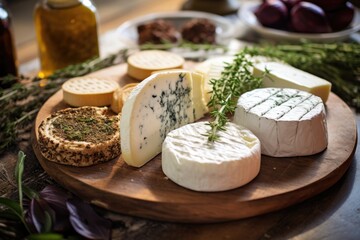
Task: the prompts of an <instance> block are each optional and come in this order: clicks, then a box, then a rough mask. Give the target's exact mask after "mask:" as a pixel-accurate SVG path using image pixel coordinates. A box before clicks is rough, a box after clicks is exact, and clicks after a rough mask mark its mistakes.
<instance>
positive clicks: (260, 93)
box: [234, 88, 328, 157]
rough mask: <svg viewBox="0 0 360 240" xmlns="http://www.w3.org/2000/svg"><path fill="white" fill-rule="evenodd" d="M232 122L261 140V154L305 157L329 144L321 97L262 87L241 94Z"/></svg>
mask: <svg viewBox="0 0 360 240" xmlns="http://www.w3.org/2000/svg"><path fill="white" fill-rule="evenodd" d="M234 122H235V123H237V124H240V125H242V126H245V127H246V128H248V129H250V130H251V131H252V132H253V133H254V134H255V135H256V136H257V137H258V138H259V139H260V141H261V152H262V154H265V155H269V156H273V157H294V156H306V155H312V154H316V153H319V152H321V151H323V150H324V149H325V148H326V147H327V144H328V139H327V125H326V114H325V107H324V104H323V102H322V100H321V98H319V97H317V96H315V95H312V94H310V93H307V92H304V91H300V90H295V89H288V88H285V89H283V88H261V89H255V90H253V91H250V92H247V93H245V94H243V95H242V96H241V97H240V98H239V100H238V103H237V108H236V110H235V115H234Z"/></svg>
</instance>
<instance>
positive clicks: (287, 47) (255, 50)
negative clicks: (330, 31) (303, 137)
mask: <svg viewBox="0 0 360 240" xmlns="http://www.w3.org/2000/svg"><path fill="white" fill-rule="evenodd" d="M246 51H247V52H248V54H250V55H251V56H266V57H270V58H274V59H279V60H281V61H284V62H286V63H288V64H290V65H292V66H294V67H296V68H299V69H302V70H304V71H306V72H310V73H312V74H314V75H317V76H319V77H322V78H324V79H326V80H328V81H330V82H331V83H332V91H334V92H335V93H336V94H338V95H339V97H341V98H342V99H343V100H344V101H345V102H347V103H348V104H349V105H350V106H352V107H354V108H355V109H356V110H357V111H360V81H359V79H360V44H358V43H327V44H324V43H321V44H320V43H308V42H304V43H300V44H279V45H258V46H254V47H250V48H247V49H246Z"/></svg>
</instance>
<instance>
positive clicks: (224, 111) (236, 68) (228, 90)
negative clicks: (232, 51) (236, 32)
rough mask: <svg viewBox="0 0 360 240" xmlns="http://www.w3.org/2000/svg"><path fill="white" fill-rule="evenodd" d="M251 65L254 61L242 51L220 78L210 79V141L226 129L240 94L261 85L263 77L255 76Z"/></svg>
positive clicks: (227, 65)
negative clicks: (211, 119) (229, 115)
mask: <svg viewBox="0 0 360 240" xmlns="http://www.w3.org/2000/svg"><path fill="white" fill-rule="evenodd" d="M251 67H252V62H251V61H250V60H249V58H247V57H246V51H242V52H240V53H238V54H237V55H236V56H235V59H234V60H233V62H232V63H230V64H226V66H225V68H224V70H223V71H222V73H221V76H220V78H219V79H211V80H210V84H211V85H212V92H211V98H210V101H209V103H208V106H209V107H210V108H211V109H213V110H212V111H211V113H210V114H211V116H212V118H213V121H211V122H209V125H210V127H211V129H210V131H209V132H208V141H209V142H213V141H216V140H217V139H218V134H217V132H218V131H222V130H224V126H225V124H226V122H227V121H228V117H227V116H228V114H232V113H234V111H235V108H236V103H237V99H238V98H239V97H240V95H241V94H243V93H244V92H247V91H250V90H252V89H255V88H258V87H260V86H261V83H262V77H254V76H253V75H252V73H251V72H250V70H251Z"/></svg>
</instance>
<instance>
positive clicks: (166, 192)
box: [32, 64, 357, 222]
mask: <svg viewBox="0 0 360 240" xmlns="http://www.w3.org/2000/svg"><path fill="white" fill-rule="evenodd" d="M187 67H191V64H190V65H188V66H187ZM93 75H95V76H98V77H106V78H112V79H114V80H116V81H118V82H119V83H120V85H121V86H123V85H125V84H127V83H130V82H134V80H132V79H131V78H129V77H127V75H126V66H125V65H124V64H122V65H118V66H114V67H111V68H108V69H106V70H102V71H99V72H97V73H95V74H93ZM66 107H68V106H67V105H66V104H65V103H64V102H63V101H62V92H61V91H59V92H57V93H56V94H55V95H54V96H52V97H51V98H50V99H49V100H48V101H47V102H46V103H45V104H44V106H43V107H42V108H41V110H40V111H39V113H38V116H37V118H36V122H35V128H34V131H33V138H32V143H33V149H34V151H35V154H36V156H37V158H38V160H39V162H40V164H41V165H42V167H43V168H44V169H45V171H46V172H47V173H48V174H49V175H50V176H51V177H52V178H54V179H55V180H56V181H57V182H58V183H59V184H61V185H63V186H64V187H65V188H67V189H68V190H70V191H72V192H74V193H75V194H77V195H78V196H80V197H82V198H84V199H86V200H89V201H90V202H92V203H93V204H96V205H98V206H101V207H104V208H106V209H109V210H112V211H115V212H119V213H123V214H128V215H133V216H140V217H145V218H151V219H156V220H165V221H173V222H220V221H228V220H234V219H240V218H246V217H250V216H256V215H260V214H264V213H268V212H271V211H275V210H278V209H282V208H285V207H288V206H290V205H293V204H296V203H299V202H301V201H304V200H305V199H307V198H310V197H312V196H314V195H316V194H318V193H320V192H322V191H324V190H325V189H327V188H329V187H330V186H332V185H333V184H334V183H335V182H337V181H338V180H339V179H340V178H341V177H342V176H343V174H344V173H345V172H346V170H347V169H348V167H349V165H350V163H351V161H352V158H353V154H354V152H355V148H356V142H357V133H356V122H355V118H354V116H353V113H352V111H351V110H350V108H349V107H348V106H347V105H346V104H345V103H344V102H343V101H342V100H341V99H340V98H339V97H337V96H336V95H334V94H331V95H330V98H329V100H328V102H327V105H326V110H327V125H328V138H329V145H328V148H327V149H326V150H325V151H323V152H322V153H319V154H316V155H312V156H306V157H294V158H272V157H268V156H262V159H261V161H262V163H261V170H260V173H259V175H258V176H257V177H256V178H255V179H254V180H253V181H252V182H250V183H249V184H247V185H245V186H243V187H240V188H237V189H234V190H231V191H224V192H216V193H202V192H195V191H191V190H188V189H185V188H183V187H180V186H178V185H176V184H175V183H173V182H172V181H171V180H169V179H168V178H167V177H166V176H165V175H164V173H163V172H162V170H161V156H160V155H158V156H156V157H155V158H154V159H153V160H151V161H150V162H148V163H147V164H146V165H145V166H143V167H141V168H134V167H130V166H128V165H127V164H126V163H124V161H123V160H122V159H121V156H120V157H119V158H116V159H113V160H111V161H109V162H106V163H102V164H98V165H95V166H91V167H71V166H65V165H61V164H57V163H54V162H50V161H48V160H46V159H45V158H44V157H43V156H42V155H41V152H40V150H39V145H38V141H37V140H38V133H37V128H38V126H39V125H40V123H41V121H42V120H43V119H45V118H46V117H47V116H48V115H49V114H51V113H52V112H54V111H57V110H59V109H63V108H66Z"/></svg>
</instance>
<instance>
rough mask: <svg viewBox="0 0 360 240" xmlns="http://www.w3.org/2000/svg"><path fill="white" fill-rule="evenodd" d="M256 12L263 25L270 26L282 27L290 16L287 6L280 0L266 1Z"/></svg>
mask: <svg viewBox="0 0 360 240" xmlns="http://www.w3.org/2000/svg"><path fill="white" fill-rule="evenodd" d="M254 13H255V16H256V18H257V19H258V21H259V22H260V23H261V24H262V25H263V26H265V27H270V28H282V27H283V26H284V25H285V24H286V22H287V18H288V10H287V7H286V6H285V4H284V3H283V2H282V1H280V0H267V1H264V2H263V3H262V4H261V5H260V6H259V7H258V8H257V9H256V10H255V12H254Z"/></svg>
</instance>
